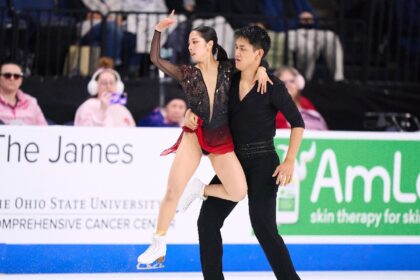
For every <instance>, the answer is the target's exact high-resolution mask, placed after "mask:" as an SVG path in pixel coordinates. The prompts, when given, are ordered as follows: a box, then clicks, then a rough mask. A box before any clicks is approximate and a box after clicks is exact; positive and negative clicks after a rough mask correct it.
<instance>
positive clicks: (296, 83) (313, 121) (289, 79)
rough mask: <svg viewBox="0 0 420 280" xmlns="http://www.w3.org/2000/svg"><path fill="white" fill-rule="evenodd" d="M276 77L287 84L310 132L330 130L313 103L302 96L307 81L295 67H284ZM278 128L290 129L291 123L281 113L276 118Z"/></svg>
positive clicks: (277, 72)
mask: <svg viewBox="0 0 420 280" xmlns="http://www.w3.org/2000/svg"><path fill="white" fill-rule="evenodd" d="M275 76H276V77H277V78H279V79H280V80H281V81H282V82H283V83H284V84H285V86H286V88H287V91H288V92H289V94H290V96H291V97H292V99H293V101H294V102H295V104H296V106H297V107H298V109H299V112H300V113H301V115H302V118H303V121H304V122H305V128H306V129H309V130H328V126H327V123H326V122H325V120H324V118H323V117H322V116H321V114H320V113H319V112H318V111H316V109H315V106H314V105H313V104H312V102H311V101H309V99H307V98H306V97H304V96H302V95H301V92H302V90H303V88H304V87H305V79H304V78H303V77H302V75H301V74H300V73H299V72H298V71H297V70H296V69H295V68H293V67H283V68H280V69H278V70H277V71H276V72H275ZM276 128H290V125H289V123H288V122H287V121H286V119H285V117H284V116H283V114H282V113H280V112H279V113H278V114H277V117H276Z"/></svg>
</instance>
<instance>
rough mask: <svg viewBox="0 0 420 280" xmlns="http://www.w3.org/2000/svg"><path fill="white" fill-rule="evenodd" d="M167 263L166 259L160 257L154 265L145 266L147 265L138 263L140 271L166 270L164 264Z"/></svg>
mask: <svg viewBox="0 0 420 280" xmlns="http://www.w3.org/2000/svg"><path fill="white" fill-rule="evenodd" d="M164 261H165V257H160V258H159V259H157V260H156V261H154V262H153V263H149V264H145V263H137V266H136V267H137V269H138V270H150V269H159V268H164V267H165V266H164V265H163V262H164Z"/></svg>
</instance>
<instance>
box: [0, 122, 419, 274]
mask: <svg viewBox="0 0 420 280" xmlns="http://www.w3.org/2000/svg"><path fill="white" fill-rule="evenodd" d="M179 132H180V131H179V129H161V128H156V129H153V128H149V129H146V128H135V129H106V128H75V127H61V126H50V127H11V126H0V177H1V178H2V182H1V186H0V274H1V273H67V272H70V273H97V272H133V271H136V269H135V265H136V258H137V256H138V254H140V253H141V252H142V251H143V250H144V249H145V248H146V246H147V245H146V244H148V243H149V241H150V238H151V236H152V233H153V231H154V227H155V225H156V216H157V213H158V209H159V203H160V199H161V197H162V196H163V194H164V191H165V185H166V179H167V174H168V172H169V168H170V164H171V162H172V160H173V155H170V156H167V157H160V156H159V154H160V152H161V151H162V150H163V149H164V148H167V147H169V146H170V145H171V144H173V143H174V142H175V141H176V139H177V138H178V136H179ZM287 137H288V132H287V131H278V133H277V136H276V138H275V145H276V149H277V152H278V153H279V156H280V157H282V156H283V151H284V149H285V148H287ZM419 155H420V134H418V133H407V134H405V133H356V132H352V133H346V132H326V133H313V132H305V137H304V141H303V143H302V146H301V150H300V155H299V156H298V160H297V165H296V170H297V173H296V174H295V175H296V178H298V179H297V180H294V183H293V184H292V185H290V186H288V187H287V188H286V189H283V190H287V192H284V193H282V194H281V195H279V198H278V204H279V205H282V206H281V207H280V206H278V209H277V211H278V212H277V222H278V224H279V227H278V229H279V232H280V233H281V234H282V235H283V237H284V239H285V241H286V243H287V244H288V247H289V249H290V254H291V256H292V258H293V261H294V263H295V266H296V268H297V269H298V270H420V262H419V261H418V256H419V255H420V165H419V164H418V158H419ZM213 175H214V173H213V171H212V168H211V164H210V163H209V161H208V159H206V158H204V159H203V160H202V162H201V164H200V167H199V169H198V170H197V172H196V174H195V175H194V177H198V178H200V179H202V180H203V181H205V182H207V181H209V180H210V179H211V178H212V177H213ZM283 203H284V204H283ZM199 207H200V205H199V203H195V204H193V205H192V207H191V209H190V210H189V211H188V212H187V213H185V214H183V215H177V216H176V217H175V220H174V222H173V224H172V225H171V228H170V230H169V232H168V236H167V239H168V244H169V247H168V258H167V262H166V268H164V269H163V270H162V271H168V272H169V271H170V272H178V271H199V270H200V262H199V248H198V245H197V244H198V236H197V229H196V220H197V215H198V211H199ZM222 233H223V241H224V244H225V248H224V269H225V270H226V271H264V270H270V267H269V265H268V263H267V260H266V258H265V256H264V254H263V252H262V250H261V248H260V246H259V245H258V242H257V240H256V238H255V236H254V234H253V231H252V228H251V225H250V223H249V216H248V207H247V202H246V201H244V202H241V203H240V204H238V206H237V207H236V208H235V210H234V211H233V212H232V214H231V215H230V216H229V218H228V219H227V220H226V222H225V225H224V227H223V232H222Z"/></svg>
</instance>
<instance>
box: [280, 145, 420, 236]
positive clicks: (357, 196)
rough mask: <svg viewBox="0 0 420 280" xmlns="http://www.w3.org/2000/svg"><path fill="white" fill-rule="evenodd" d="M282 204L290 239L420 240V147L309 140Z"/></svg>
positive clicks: (282, 147)
mask: <svg viewBox="0 0 420 280" xmlns="http://www.w3.org/2000/svg"><path fill="white" fill-rule="evenodd" d="M287 144H288V139H283V138H278V137H276V138H275V145H276V149H277V152H278V154H279V156H280V158H283V156H284V153H285V151H286V150H287ZM277 202H278V203H277V223H278V224H279V231H280V232H281V233H282V234H286V235H321V236H322V235H405V236H414V235H420V141H415V140H372V139H331V138H330V139H315V138H314V139H310V138H305V139H304V140H303V142H302V145H301V148H300V152H299V155H298V157H297V162H296V166H295V173H294V179H293V181H292V183H291V184H290V185H288V186H286V187H280V189H279V192H278V200H277Z"/></svg>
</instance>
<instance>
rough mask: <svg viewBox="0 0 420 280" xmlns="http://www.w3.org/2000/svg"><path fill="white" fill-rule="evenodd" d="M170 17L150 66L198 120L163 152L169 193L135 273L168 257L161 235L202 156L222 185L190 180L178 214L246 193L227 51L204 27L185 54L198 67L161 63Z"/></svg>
mask: <svg viewBox="0 0 420 280" xmlns="http://www.w3.org/2000/svg"><path fill="white" fill-rule="evenodd" d="M173 15H174V12H172V13H171V14H170V15H169V17H167V18H165V19H162V20H161V21H160V22H159V23H158V24H157V25H156V27H155V33H154V35H153V40H152V45H151V51H150V57H151V60H152V62H153V64H155V65H156V66H157V67H158V68H159V69H160V70H162V71H163V72H165V73H166V74H168V75H169V76H171V77H173V78H174V79H176V80H177V81H178V82H179V83H180V84H181V86H182V88H183V90H184V92H185V94H186V98H187V102H188V107H189V108H191V110H192V112H194V113H195V114H196V115H197V116H198V123H199V126H198V128H197V129H196V130H194V131H192V130H189V129H188V128H186V127H184V128H183V132H182V134H181V136H180V138H179V139H178V141H177V143H176V144H175V145H174V146H173V147H171V148H169V149H168V150H166V151H164V152H163V153H162V154H163V155H166V154H169V153H171V152H175V151H176V155H175V159H174V161H173V163H172V166H171V169H170V172H169V178H168V185H167V190H166V193H165V196H164V198H163V200H162V201H161V205H160V209H159V216H158V222H157V228H156V233H155V234H154V236H153V240H152V244H151V245H150V246H149V247H148V249H147V250H146V251H145V252H144V253H143V254H141V255H140V256H139V257H138V259H137V261H138V264H137V268H138V269H150V268H158V267H163V265H162V263H163V261H164V259H165V255H166V241H165V234H166V232H167V230H168V228H169V225H170V223H171V221H172V219H173V217H174V215H175V212H176V209H177V204H178V201H179V199H180V197H181V195H182V193H183V191H184V189H185V187H186V185H187V183H188V181H189V180H190V178H191V177H192V175H193V174H194V172H195V170H196V169H197V167H198V165H199V163H200V160H201V157H202V155H203V154H205V155H208V157H209V159H210V161H211V164H212V166H213V168H214V170H215V172H216V174H217V175H218V176H219V178H220V180H221V182H222V183H223V184H222V185H220V184H218V185H204V184H203V183H201V182H200V181H198V180H193V181H192V182H191V183H190V184H189V185H188V187H187V188H188V191H187V192H186V194H188V195H187V196H186V198H185V199H184V201H183V205H181V211H182V210H184V211H185V210H186V208H187V207H188V206H189V205H190V204H191V202H192V201H193V200H194V199H196V198H201V199H202V200H205V199H206V197H207V196H213V197H218V198H222V199H226V200H230V201H235V202H238V201H240V200H242V199H244V198H245V196H246V194H247V184H246V179H245V175H244V172H243V170H242V167H241V165H240V163H239V161H238V159H237V157H236V155H235V153H234V151H233V150H234V147H233V141H232V136H231V134H230V129H229V124H228V92H229V88H230V84H231V77H232V75H233V73H234V71H235V61H233V60H227V55H226V52H225V51H224V50H223V48H222V47H220V46H219V45H218V44H217V35H216V32H215V31H214V29H213V28H211V27H206V26H200V27H198V28H195V29H194V30H193V31H191V33H190V35H189V40H188V50H189V52H190V54H191V58H192V59H193V61H194V62H196V65H195V66H192V65H183V66H176V65H174V64H172V63H170V62H169V61H166V60H164V59H162V58H161V57H160V35H161V32H162V31H163V30H165V29H166V28H168V27H169V26H170V25H171V24H173V23H174V22H175V21H174V19H173V18H172V16H173ZM215 54H217V60H216V59H215V58H214V55H215ZM260 68H261V69H260V70H258V71H259V73H258V74H257V75H256V77H261V78H259V79H258V83H259V86H258V91H260V92H265V87H266V83H267V81H269V82H271V80H269V78H268V75H267V73H266V71H265V68H264V67H260ZM255 81H257V80H255Z"/></svg>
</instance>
